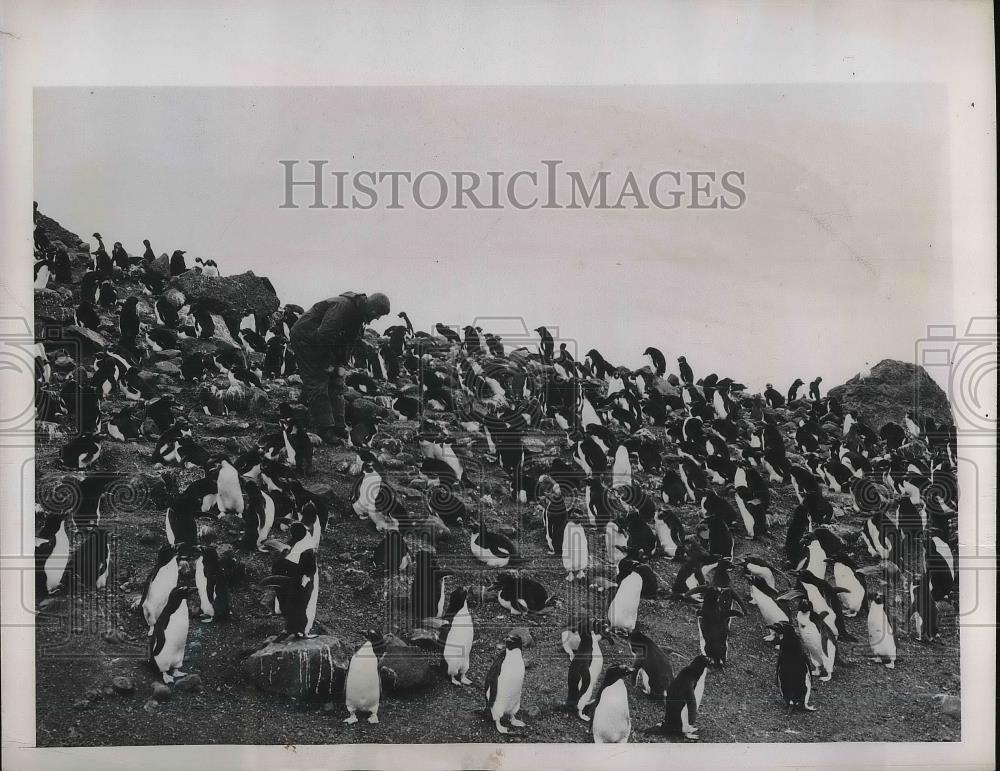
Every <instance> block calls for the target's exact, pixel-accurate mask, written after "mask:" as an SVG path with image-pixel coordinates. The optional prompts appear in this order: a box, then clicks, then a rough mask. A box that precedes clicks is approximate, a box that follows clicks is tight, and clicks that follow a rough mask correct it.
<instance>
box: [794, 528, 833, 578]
mask: <svg viewBox="0 0 1000 771" xmlns="http://www.w3.org/2000/svg"><path fill="white" fill-rule="evenodd" d="M802 542H803V544H804V545H805V547H806V550H805V554H803V556H802V560H801V561H800V562H799V564H798V566H797V567H798V569H799V570H808V571H809V572H810V573H812V574H813V575H814V576H816V578H819V579H821V580H826V568H827V553H826V550H825V549H824V548H823V544H822V543H821V542H820V540H819V538H817V537H816V534H815V533H806V535H805V536H803V538H802Z"/></svg>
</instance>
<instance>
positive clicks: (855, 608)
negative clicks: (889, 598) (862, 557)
mask: <svg viewBox="0 0 1000 771" xmlns="http://www.w3.org/2000/svg"><path fill="white" fill-rule="evenodd" d="M826 561H827V564H829V565H830V566H831V567H832V568H833V586H834V587H835V588H836V589H837V591H838V592H839V593H840V596H841V604H842V606H843V608H844V616H845V617H846V618H853V617H854V616H856V615H858V613H860V612H862V611H864V610H865V609H866V603H867V600H868V587H867V584H866V582H865V577H864V575H863V574H862V573H860V572H859V571H858V566H857V565H856V564H855V562H854V560H852V559H851V558H850V557H849V556H847V554H846V553H845V552H840V553H837V554H834V555H833V556H832V557H828V558H827V560H826Z"/></svg>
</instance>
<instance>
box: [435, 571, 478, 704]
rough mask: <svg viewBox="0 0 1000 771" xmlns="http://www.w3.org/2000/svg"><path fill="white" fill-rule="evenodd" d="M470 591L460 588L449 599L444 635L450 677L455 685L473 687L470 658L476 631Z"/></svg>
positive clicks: (445, 654) (445, 657) (445, 655)
mask: <svg viewBox="0 0 1000 771" xmlns="http://www.w3.org/2000/svg"><path fill="white" fill-rule="evenodd" d="M468 600H469V590H468V588H466V587H464V586H460V587H458V588H457V589H455V590H454V591H453V592H452V593H451V597H449V598H448V610H447V611H446V612H445V615H444V620H445V621H446V622H447V627H446V629H445V631H444V634H443V641H444V661H445V664H446V666H447V667H448V676H449V677H450V678H451V682H452V683H453V684H455V685H460V686H461V685H472V681H471V680H470V679H469V677H468V672H469V657H470V656H471V654H472V643H473V639H474V637H475V629H474V627H473V624H472V615H471V614H470V613H469V602H468Z"/></svg>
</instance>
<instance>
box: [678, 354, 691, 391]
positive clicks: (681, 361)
mask: <svg viewBox="0 0 1000 771" xmlns="http://www.w3.org/2000/svg"><path fill="white" fill-rule="evenodd" d="M677 370H678V372H680V376H681V381H682V382H683V383H684V385H688V386H692V385H694V372H693V371H692V370H691V365H690V364H688V362H687V359H686V358H685V357H684V356H678V357H677Z"/></svg>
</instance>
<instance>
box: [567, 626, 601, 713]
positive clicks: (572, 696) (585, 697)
mask: <svg viewBox="0 0 1000 771" xmlns="http://www.w3.org/2000/svg"><path fill="white" fill-rule="evenodd" d="M603 668H604V655H603V654H602V653H601V635H600V633H599V632H598V631H597V630H596V629H594V628H593V627H591V628H590V630H589V632H588V633H586V634H583V635H581V637H580V645H579V647H577V649H576V653H575V654H574V655H573V660H572V661H571V662H570V665H569V697H568V699H567V701H566V706H567V707H569V708H570V709H575V710H576V714H577V716H578V717H579V718H580V719H581V720H585V721H588V720H590V718H589V717H588V716H587V715H586V714H584V710H585V709H586V707H587V705H588V704H590V700H591V696H592V695H593V693H594V689H595V688H596V687H597V679H598V678H599V677H600V675H601V670H602V669H603Z"/></svg>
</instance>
